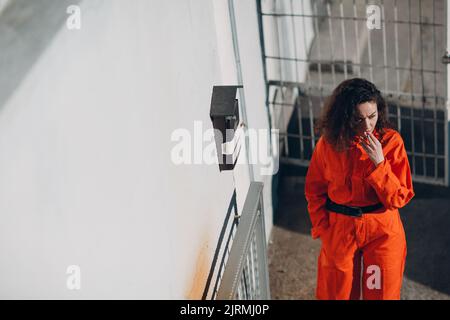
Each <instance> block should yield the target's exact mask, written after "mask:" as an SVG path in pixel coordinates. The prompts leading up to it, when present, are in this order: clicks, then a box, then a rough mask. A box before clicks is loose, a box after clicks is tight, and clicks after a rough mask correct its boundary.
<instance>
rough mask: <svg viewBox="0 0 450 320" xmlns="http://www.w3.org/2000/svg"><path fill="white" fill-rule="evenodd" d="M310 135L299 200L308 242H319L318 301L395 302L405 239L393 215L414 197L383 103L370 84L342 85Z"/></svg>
mask: <svg viewBox="0 0 450 320" xmlns="http://www.w3.org/2000/svg"><path fill="white" fill-rule="evenodd" d="M315 129H316V131H317V133H318V134H320V135H321V137H320V139H319V140H318V141H317V144H316V146H315V148H314V152H313V155H312V158H311V162H310V165H309V168H308V172H307V175H306V181H305V197H306V200H307V202H308V212H309V215H310V219H311V222H312V230H311V234H312V237H313V238H314V239H316V238H320V239H321V242H322V247H321V251H320V256H319V263H318V275H317V289H316V297H317V298H318V299H360V297H361V294H362V298H363V299H400V289H401V285H402V278H403V271H404V266H405V258H406V239H405V232H404V229H403V225H402V221H401V219H400V215H399V211H398V209H399V208H402V207H403V206H405V205H406V204H407V203H408V202H409V201H410V200H411V198H412V197H414V195H415V194H414V190H413V185H412V180H411V171H410V167H409V162H408V157H407V154H406V150H405V146H404V143H403V139H402V137H401V136H400V134H399V133H398V132H397V131H395V130H394V129H392V125H390V124H389V121H388V118H387V106H386V102H385V101H384V99H383V97H382V96H381V93H380V91H379V90H378V89H377V88H376V87H375V85H373V84H372V83H371V82H369V81H367V80H364V79H360V78H354V79H349V80H346V81H344V82H342V83H341V84H340V85H339V86H338V87H337V88H336V89H335V90H334V91H333V93H332V95H331V97H330V98H329V99H328V100H327V103H326V105H325V106H324V108H323V113H322V115H321V118H320V119H319V121H318V122H317V126H316V128H315ZM361 257H362V264H361Z"/></svg>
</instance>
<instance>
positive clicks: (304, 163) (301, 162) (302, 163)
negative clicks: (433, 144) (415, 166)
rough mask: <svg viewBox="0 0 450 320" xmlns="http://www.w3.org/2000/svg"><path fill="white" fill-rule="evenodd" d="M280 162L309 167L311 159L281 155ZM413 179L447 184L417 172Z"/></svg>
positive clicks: (442, 179)
mask: <svg viewBox="0 0 450 320" xmlns="http://www.w3.org/2000/svg"><path fill="white" fill-rule="evenodd" d="M280 163H281V164H292V165H297V166H302V167H305V168H307V167H308V166H309V161H307V160H301V159H296V158H287V157H281V158H280ZM412 179H413V181H414V182H419V183H427V184H432V185H437V186H445V180H444V178H434V177H426V176H421V175H417V174H412Z"/></svg>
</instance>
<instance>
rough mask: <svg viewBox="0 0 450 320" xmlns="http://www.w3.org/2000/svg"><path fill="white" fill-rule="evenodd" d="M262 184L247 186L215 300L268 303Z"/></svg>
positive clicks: (268, 291) (255, 183)
mask: <svg viewBox="0 0 450 320" xmlns="http://www.w3.org/2000/svg"><path fill="white" fill-rule="evenodd" d="M262 191H263V183H261V182H251V184H250V187H249V190H248V193H247V197H246V199H245V203H244V208H243V210H242V215H241V216H240V218H239V219H240V220H239V224H238V226H237V230H236V233H235V236H234V238H233V243H232V246H231V249H230V250H229V251H228V259H227V262H226V265H225V269H224V272H223V274H222V276H221V277H220V286H219V290H218V293H217V296H216V299H218V300H228V299H237V300H244V299H247V300H254V299H263V300H266V299H270V290H269V272H268V262H267V261H268V260H267V242H266V235H265V224H264V210H263V208H264V207H263V197H262Z"/></svg>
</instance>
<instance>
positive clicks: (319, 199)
mask: <svg viewBox="0 0 450 320" xmlns="http://www.w3.org/2000/svg"><path fill="white" fill-rule="evenodd" d="M324 169H325V167H324V152H323V137H321V138H320V139H319V141H318V142H317V145H316V147H315V148H314V152H313V155H312V157H311V161H310V163H309V167H308V172H307V173H306V178H305V198H306V200H307V202H308V212H309V217H310V219H311V224H312V229H311V236H312V238H313V239H316V238H318V237H320V235H321V234H322V232H323V231H324V230H326V229H327V228H328V226H329V223H328V211H327V209H326V208H325V203H326V200H327V196H328V181H327V180H326V179H325V176H324Z"/></svg>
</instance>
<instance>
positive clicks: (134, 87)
mask: <svg viewBox="0 0 450 320" xmlns="http://www.w3.org/2000/svg"><path fill="white" fill-rule="evenodd" d="M42 1H44V0H42ZM39 5H40V4H39V1H33V2H28V7H27V8H24V9H26V10H32V11H31V12H33V10H38V7H39ZM79 5H80V8H81V13H82V15H81V17H82V27H81V29H80V30H68V29H67V28H66V26H65V24H61V25H60V26H59V28H58V30H55V34H54V36H53V35H52V37H51V39H44V40H46V41H44V42H46V43H47V44H46V46H45V47H44V48H43V49H42V50H40V51H39V55H37V56H35V57H33V60H27V61H26V65H25V62H23V63H24V65H22V66H21V65H20V64H21V62H20V60H19V61H15V65H12V64H11V63H7V62H8V61H7V60H6V59H0V65H1V68H2V70H4V72H2V74H3V76H2V75H0V77H3V79H0V83H6V82H7V80H8V79H5V77H6V76H5V75H14V74H16V71H17V70H20V72H21V76H20V77H17V79H19V80H20V81H17V83H16V85H15V86H14V88H7V90H9V91H8V92H7V93H5V94H2V95H1V96H2V97H5V98H4V102H2V105H1V106H0V177H1V178H0V217H1V223H0V256H1V257H3V258H2V259H1V262H0V283H1V286H0V297H1V298H40V299H46V298H60V299H80V298H83V299H90V298H105V299H109V298H114V299H121V298H125V299H128V298H137V299H141V298H145V299H160V298H161V299H166V298H168V299H172V298H177V299H178V298H181V299H183V298H200V297H201V294H202V293H203V289H204V284H205V281H206V277H207V275H208V272H209V268H210V266H211V260H212V256H213V254H214V252H215V250H216V247H215V246H216V243H217V240H218V235H219V231H220V230H221V228H222V226H223V219H224V216H225V213H226V210H227V208H228V206H229V202H230V199H231V196H232V193H233V190H234V187H235V185H236V188H237V190H238V193H237V198H238V202H239V207H240V208H241V207H242V204H243V201H244V200H245V195H246V191H247V190H246V188H247V187H248V184H249V176H248V173H247V172H248V168H247V167H246V166H245V165H244V166H240V167H238V168H237V169H236V170H235V172H234V173H233V172H222V173H219V171H218V168H217V166H216V165H206V164H198V165H179V166H177V165H175V164H174V163H173V162H172V161H171V150H172V148H173V147H174V145H175V144H176V143H175V142H173V141H171V134H172V133H173V132H174V130H176V129H179V128H185V129H187V130H188V131H189V132H190V133H191V134H192V138H194V121H202V125H203V129H204V130H206V129H208V128H210V127H211V122H210V119H209V104H210V99H211V92H212V86H213V85H216V84H236V79H237V77H236V64H235V62H234V61H235V60H234V54H233V47H232V41H231V39H232V38H231V36H232V35H231V31H230V28H229V26H230V25H229V15H228V7H227V1H224V0H216V1H209V0H195V1H188V0H178V1H156V0H155V1H149V0H133V1H126V2H125V1H121V0H89V1H82V2H80V3H79ZM235 6H236V19H237V29H238V34H239V38H238V41H239V46H240V55H241V59H242V72H243V79H244V83H243V84H244V90H245V98H246V106H247V113H248V122H249V125H250V126H252V127H257V128H267V127H268V124H267V115H266V113H265V106H264V94H265V92H264V82H263V79H262V65H261V57H260V49H259V37H258V28H257V19H256V7H255V1H245V2H243V1H239V4H237V3H236V4H235ZM63 9H64V10H59V11H56V12H53V14H54V15H61V18H63V19H65V17H67V16H68V15H67V13H66V12H65V8H63ZM26 10H25V11H26ZM4 18H5V17H4V16H0V21H1V20H2V19H4ZM8 19H13V17H8ZM4 21H5V20H4ZM47 27H48V26H47V25H46V20H45V19H43V20H42V21H41V25H39V24H37V25H34V27H33V29H21V32H28V33H30V34H35V35H39V36H40V37H41V36H45V33H44V34H42V32H40V31H42V30H43V29H45V28H47ZM40 28H41V29H40ZM0 32H2V33H3V34H7V33H8V32H9V35H10V37H9V38H7V37H6V38H2V39H15V41H13V43H17V42H16V41H20V37H17V36H14V33H15V32H16V31H15V29H11V28H8V25H6V26H5V27H4V28H3V30H0ZM29 49H30V48H27V46H26V45H24V46H10V45H8V43H7V41H6V40H4V41H3V42H2V41H0V51H1V52H3V53H0V55H3V56H9V57H10V56H13V55H14V54H16V55H18V56H20V52H9V54H8V50H16V51H20V50H29ZM31 49H32V48H31ZM30 61H33V63H30V64H29V62H30ZM24 66H25V67H24ZM24 69H26V70H25V71H23V70H24ZM2 88H3V87H1V88H0V91H1V90H2ZM255 172H258V170H255ZM255 178H256V179H258V180H260V181H264V182H265V183H266V188H265V190H264V195H265V199H264V201H265V213H266V225H267V231H268V232H270V228H271V221H272V209H271V190H270V181H271V177H270V176H262V177H261V176H259V175H258V174H257V175H256V177H255ZM70 265H78V266H79V267H80V268H81V289H80V290H68V288H67V286H66V282H67V279H68V277H69V275H68V274H66V269H67V267H68V266H70Z"/></svg>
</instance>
